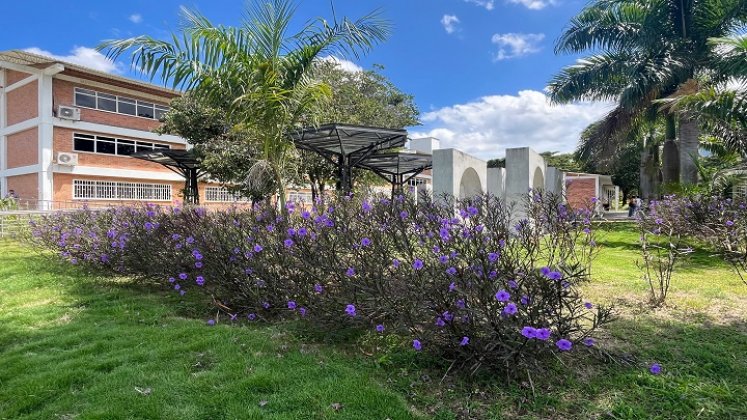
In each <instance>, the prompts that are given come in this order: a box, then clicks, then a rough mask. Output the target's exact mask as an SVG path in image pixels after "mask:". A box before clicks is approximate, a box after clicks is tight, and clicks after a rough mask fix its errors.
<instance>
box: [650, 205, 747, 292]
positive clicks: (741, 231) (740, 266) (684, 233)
mask: <svg viewBox="0 0 747 420" xmlns="http://www.w3.org/2000/svg"><path fill="white" fill-rule="evenodd" d="M638 223H639V226H640V228H641V231H642V241H643V244H644V254H645V248H646V246H645V245H646V244H647V243H648V242H649V240H651V239H653V240H654V241H655V242H659V243H660V245H661V244H663V245H665V246H666V247H668V248H669V249H670V251H667V252H668V253H669V252H672V253H674V254H679V255H681V254H683V253H689V252H691V251H692V248H691V246H690V245H688V244H692V245H696V244H697V245H703V246H706V247H710V248H711V249H712V250H713V251H714V252H715V254H716V255H718V256H720V257H721V258H723V259H724V260H725V261H727V262H728V263H730V264H731V265H732V267H734V270H735V272H736V273H737V274H738V275H739V276H740V278H741V279H742V281H743V282H745V284H747V279H745V273H746V272H747V203H745V202H744V201H743V200H735V199H731V198H722V197H714V196H695V197H676V196H667V197H665V198H664V199H662V200H660V201H653V202H652V203H651V204H650V206H649V210H648V213H647V214H642V215H641V216H640V217H639V219H638ZM666 258H669V257H666ZM677 258H678V257H677V256H674V259H675V260H676V259H677ZM644 259H645V255H644ZM672 264H673V263H672Z"/></svg>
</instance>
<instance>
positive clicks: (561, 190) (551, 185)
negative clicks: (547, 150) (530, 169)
mask: <svg viewBox="0 0 747 420" xmlns="http://www.w3.org/2000/svg"><path fill="white" fill-rule="evenodd" d="M563 177H564V172H563V171H561V170H560V169H558V168H553V167H552V166H548V167H547V172H546V175H545V191H547V192H551V193H553V194H565V182H564V181H563Z"/></svg>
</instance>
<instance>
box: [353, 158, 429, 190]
mask: <svg viewBox="0 0 747 420" xmlns="http://www.w3.org/2000/svg"><path fill="white" fill-rule="evenodd" d="M358 166H360V167H362V168H365V169H368V170H370V171H372V172H374V173H376V174H377V175H379V176H381V177H382V178H384V179H386V180H387V181H389V182H391V183H403V182H405V181H407V180H408V179H410V178H412V177H414V176H416V175H418V174H420V173H421V172H423V171H424V170H426V169H430V168H431V167H433V156H431V155H428V154H425V153H412V152H405V151H402V152H390V153H377V154H374V155H371V156H369V157H368V158H367V159H366V160H364V161H362V162H361V163H360V164H359V165H358Z"/></svg>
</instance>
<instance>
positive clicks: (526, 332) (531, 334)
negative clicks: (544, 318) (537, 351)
mask: <svg viewBox="0 0 747 420" xmlns="http://www.w3.org/2000/svg"><path fill="white" fill-rule="evenodd" d="M521 335H523V336H524V337H526V338H535V337H537V330H536V329H534V328H533V327H530V326H526V327H524V328H522V329H521Z"/></svg>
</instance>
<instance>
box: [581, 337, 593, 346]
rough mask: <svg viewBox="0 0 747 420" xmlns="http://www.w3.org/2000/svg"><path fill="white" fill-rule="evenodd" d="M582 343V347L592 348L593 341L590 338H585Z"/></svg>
mask: <svg viewBox="0 0 747 420" xmlns="http://www.w3.org/2000/svg"><path fill="white" fill-rule="evenodd" d="M583 343H584V345H585V346H586V347H593V346H594V339H593V338H591V337H586V338H584V341H583Z"/></svg>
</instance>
